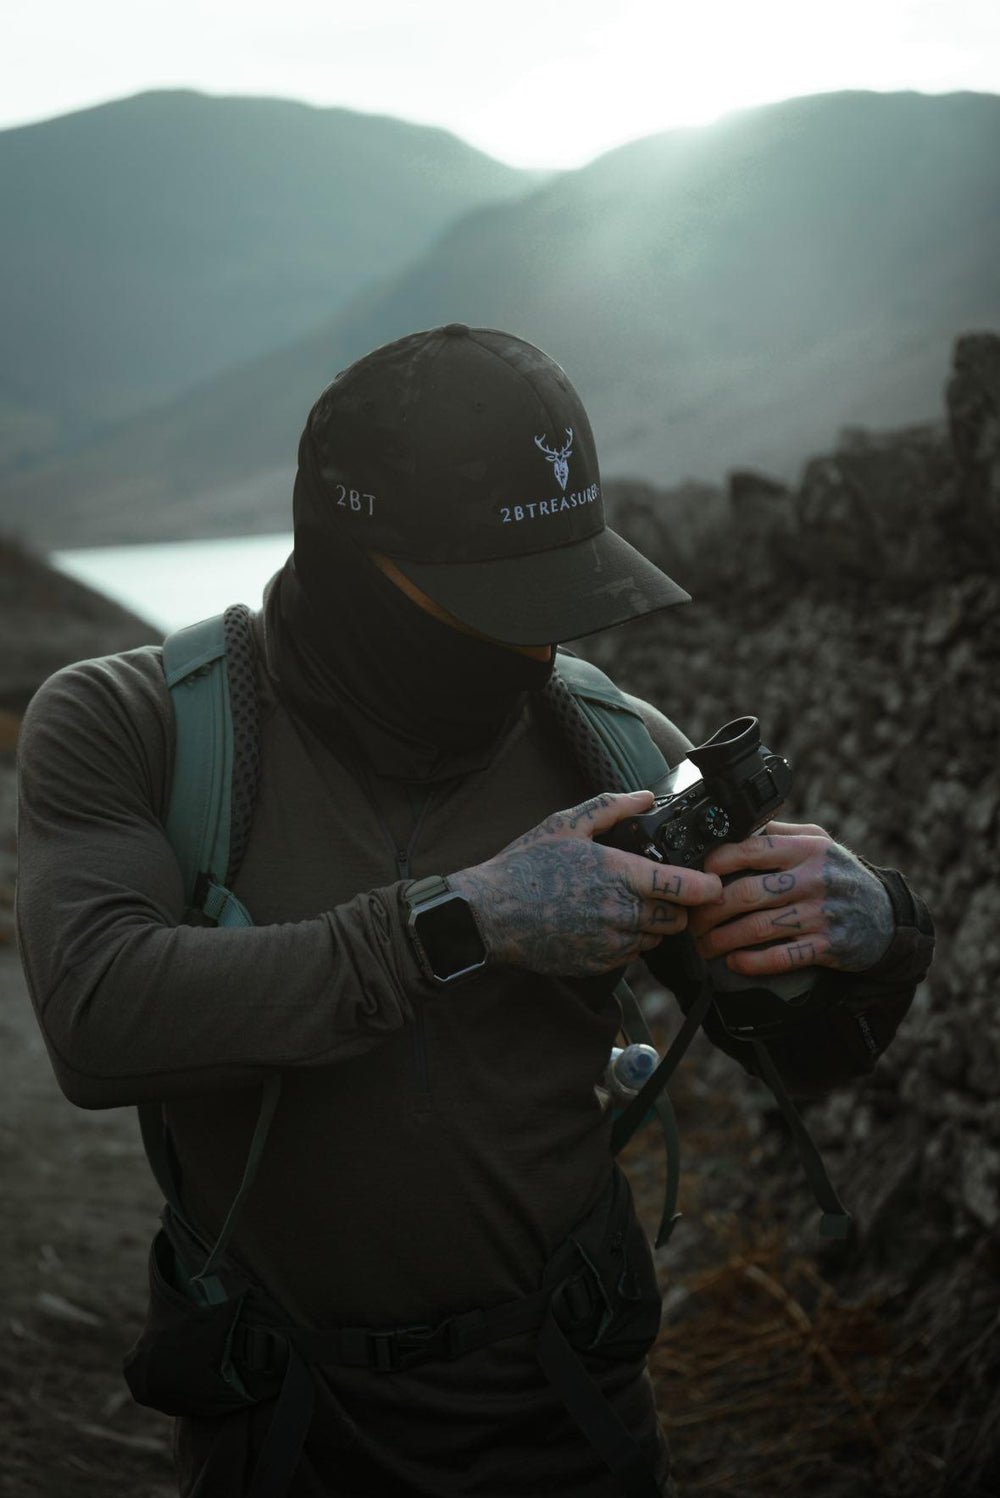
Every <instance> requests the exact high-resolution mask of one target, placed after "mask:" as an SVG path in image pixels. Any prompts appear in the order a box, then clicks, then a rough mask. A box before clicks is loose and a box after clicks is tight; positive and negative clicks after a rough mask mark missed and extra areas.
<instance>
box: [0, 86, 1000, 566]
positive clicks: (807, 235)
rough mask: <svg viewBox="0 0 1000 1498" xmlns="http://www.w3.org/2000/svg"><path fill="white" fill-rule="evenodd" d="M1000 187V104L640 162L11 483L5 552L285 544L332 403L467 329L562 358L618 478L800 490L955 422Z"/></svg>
mask: <svg viewBox="0 0 1000 1498" xmlns="http://www.w3.org/2000/svg"><path fill="white" fill-rule="evenodd" d="M998 162H1000V97H997V96H994V95H983V94H969V93H962V94H951V95H944V96H936V97H928V96H923V95H919V94H913V93H898V94H871V93H860V92H853V93H839V94H828V95H822V96H814V97H810V98H804V99H795V100H789V101H786V102H784V103H781V104H775V105H769V106H765V107H762V108H757V109H753V110H747V111H743V112H741V113H739V114H735V115H731V116H729V117H727V118H726V119H724V120H722V121H720V122H719V123H717V124H715V125H712V126H707V127H702V128H698V129H688V130H674V131H670V132H667V133H666V134H663V135H658V136H654V137H650V138H648V139H645V140H640V141H636V142H633V143H632V144H630V145H627V146H623V147H621V148H619V149H617V150H615V151H612V152H610V153H608V154H607V155H605V156H602V157H600V158H598V159H597V160H596V161H594V162H592V163H591V164H590V165H589V166H587V167H584V168H582V169H581V170H579V171H575V172H567V173H564V174H561V175H560V176H558V177H556V178H554V179H552V180H549V181H547V182H544V183H542V184H541V185H539V186H535V188H534V190H532V191H530V192H527V193H525V192H524V191H523V184H522V191H521V193H520V195H519V196H517V197H513V198H512V197H510V195H509V194H508V197H507V200H505V201H497V196H498V195H497V194H494V200H493V201H492V202H490V203H488V204H482V203H481V204H480V205H479V206H475V207H472V208H471V209H470V210H469V211H467V212H466V213H465V214H464V215H462V216H461V217H458V218H456V219H454V220H453V222H452V224H451V226H450V227H449V228H445V229H444V230H443V232H442V233H440V235H439V237H437V238H436V239H433V241H432V242H431V243H430V244H429V245H428V246H427V247H426V248H424V249H423V250H421V251H420V252H418V253H415V254H414V255H412V256H411V257H410V258H409V261H408V263H407V264H406V266H405V267H403V268H400V269H399V270H398V272H397V273H396V274H395V275H393V276H390V277H388V278H387V277H385V276H384V275H380V276H375V275H373V277H372V279H371V280H370V281H369V282H368V283H367V284H366V285H365V286H364V287H363V288H362V289H361V290H360V291H358V292H357V294H356V295H355V296H354V298H353V299H352V300H351V301H350V303H349V304H348V305H347V306H346V307H345V308H342V309H341V310H340V311H338V312H337V313H336V315H334V316H332V317H330V318H329V319H328V320H327V321H325V322H324V321H322V320H321V319H320V317H319V316H318V315H317V316H315V317H313V318H312V319H310V322H311V331H310V332H308V333H307V334H305V335H304V336H303V337H302V338H301V339H298V340H295V341H290V342H288V343H287V345H286V346H285V347H283V348H281V349H280V350H279V351H277V352H267V353H263V354H261V356H260V357H258V358H256V359H254V360H251V361H248V362H247V363H245V364H244V365H243V366H241V367H239V368H237V369H232V370H223V371H221V372H218V373H215V374H214V375H212V376H211V377H210V378H208V379H206V380H204V381H203V382H202V383H200V384H198V385H197V386H190V385H189V387H188V388H187V389H186V390H183V391H180V392H179V393H177V394H175V396H174V397H173V399H172V400H170V401H169V402H167V403H165V404H163V405H162V406H161V407H159V408H157V409H152V410H149V411H146V412H145V413H143V414H141V415H139V416H137V417H135V418H133V419H131V420H126V421H124V422H122V423H120V424H119V425H118V426H116V427H115V428H114V429H112V430H109V431H107V432H103V433H98V434H96V435H94V436H92V437H91V438H90V440H89V441H88V442H87V443H85V444H82V445H80V446H79V447H78V448H77V449H75V450H67V451H66V452H65V455H64V456H62V457H61V458H59V459H56V460H54V461H52V462H49V463H45V464H41V465H39V466H38V467H37V468H36V469H35V470H34V471H32V472H25V473H23V474H21V475H19V476H9V477H8V478H7V479H6V481H4V482H3V483H2V490H3V493H2V495H0V510H2V524H3V527H4V528H5V529H8V530H16V531H19V532H20V533H21V534H22V535H24V536H25V537H26V538H28V539H30V540H34V541H36V543H40V544H43V545H51V546H70V545H87V544H100V543H110V542H114V541H118V540H140V539H158V538H163V539H168V538H178V537H185V536H199V535H219V534H238V533H240V532H252V531H268V530H280V529H284V528H285V527H286V526H287V524H288V520H289V515H290V491H291V480H292V476H293V474H294V467H295V452H296V444H297V440H298V435H299V432H300V431H301V427H302V424H303V420H304V417H305V414H306V412H307V410H308V409H309V407H310V405H311V404H312V402H313V400H314V399H315V397H316V396H317V395H318V394H319V391H320V390H321V389H322V388H323V386H324V385H326V384H327V383H328V382H329V380H330V379H331V378H332V377H333V375H334V374H335V373H336V371H337V370H338V369H340V368H342V367H343V366H344V365H345V364H347V363H349V362H350V361H351V360H352V359H353V358H355V357H357V356H358V355H360V354H361V353H363V352H365V351H366V350H367V349H369V348H372V347H374V346H376V345H377V344H379V343H382V342H385V341H387V340H388V339H391V338H394V337H398V336H400V335H402V334H404V333H406V332H409V331H411V330H412V329H414V328H418V327H427V326H433V325H435V324H438V323H444V322H449V321H465V322H469V323H480V324H486V325H493V326H499V327H504V328H507V329H509V330H510V331H513V332H517V333H520V334H521V335H522V336H524V337H526V338H528V339H530V340H531V341H532V342H535V343H538V344H540V345H541V346H542V347H543V348H545V349H546V350H547V351H548V352H549V353H551V354H552V355H553V356H554V357H556V358H557V359H558V360H559V361H560V363H562V364H563V365H564V366H565V368H566V369H567V371H568V373H569V374H570V377H571V378H572V379H573V381H574V383H575V384H576V385H577V387H578V388H579V390H580V392H581V394H582V396H583V398H584V400H585V402H586V404H587V406H588V410H589V412H590V415H591V418H592V421H593V424H594V428H595V432H596V435H597V440H598V447H599V451H600V453H601V458H602V467H603V470H604V473H605V476H606V477H616V476H620V477H630V478H635V479H645V480H647V481H650V482H652V483H655V484H658V485H661V486H663V485H670V484H676V483H678V482H680V481H682V480H684V479H685V478H686V477H688V476H694V477H697V478H702V479H706V480H709V481H712V482H718V481H720V480H721V479H722V478H723V476H724V474H725V472H726V470H727V469H729V468H731V467H734V466H740V467H748V466H751V467H758V468H762V469H766V470H768V471H771V472H773V473H775V474H776V475H777V476H778V477H780V478H783V479H785V480H790V479H793V478H794V477H795V475H796V472H797V468H798V466H799V465H800V464H801V463H802V462H803V461H804V460H805V458H806V457H807V456H808V455H809V454H810V453H811V452H812V451H815V450H817V449H821V448H823V447H825V446H828V445H829V443H830V442H831V440H832V439H833V438H834V437H835V435H836V432H837V430H838V428H839V427H843V426H853V425H864V426H890V427H891V426H900V425H904V424H906V423H909V422H914V421H919V420H921V419H923V418H926V417H928V416H931V415H933V414H935V413H936V411H937V409H938V403H939V398H940V396H939V389H940V371H941V368H942V367H943V366H944V364H945V363H946V361H947V357H948V351H949V349H950V347H951V344H952V342H953V340H954V338H955V336H956V335H957V334H959V333H961V332H963V331H965V330H968V329H971V328H989V327H991V326H994V327H995V326H1000V271H998V266H1000V168H998ZM362 185H363V184H362ZM372 190H373V191H374V190H375V189H374V188H373V189H372ZM410 190H411V192H412V187H411V189H410ZM359 195H360V196H359V201H360V200H361V198H362V197H363V194H362V193H361V187H359ZM382 201H383V206H384V208H385V209H386V211H388V212H390V213H391V212H393V211H394V204H393V202H392V200H391V197H390V195H389V193H388V191H387V190H386V191H385V192H384V193H383V197H382ZM372 212H373V213H374V212H375V209H373V210H372ZM330 214H331V219H330V222H331V223H332V222H333V221H334V220H335V219H336V216H337V211H336V205H335V204H334V205H333V206H332V207H331V209H330ZM288 274H289V275H292V272H289V273H288ZM287 294H288V295H289V296H290V297H291V296H294V295H295V294H296V289H295V288H291V289H289V290H288V293H287ZM206 336H207V335H206ZM149 348H150V350H151V351H153V352H154V353H155V351H156V350H155V345H154V343H153V342H152V341H150V344H149Z"/></svg>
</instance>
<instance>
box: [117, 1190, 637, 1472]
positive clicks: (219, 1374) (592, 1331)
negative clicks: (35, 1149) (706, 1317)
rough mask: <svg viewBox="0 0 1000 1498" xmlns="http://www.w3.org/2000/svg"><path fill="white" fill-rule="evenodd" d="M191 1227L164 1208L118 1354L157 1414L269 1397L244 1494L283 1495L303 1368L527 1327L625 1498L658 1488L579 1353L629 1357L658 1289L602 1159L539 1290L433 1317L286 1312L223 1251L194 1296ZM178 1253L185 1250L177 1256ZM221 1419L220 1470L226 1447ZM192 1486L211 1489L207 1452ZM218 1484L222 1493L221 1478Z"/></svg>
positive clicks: (447, 1349) (302, 1433)
mask: <svg viewBox="0 0 1000 1498" xmlns="http://www.w3.org/2000/svg"><path fill="white" fill-rule="evenodd" d="M191 1247H192V1235H191V1232H190V1229H189V1228H187V1227H186V1225H185V1224H183V1223H181V1222H178V1221H177V1219H176V1217H175V1216H174V1215H173V1214H172V1213H171V1212H170V1211H169V1209H168V1211H167V1212H166V1213H165V1215H164V1228H163V1230H162V1231H161V1233H160V1234H158V1235H157V1241H156V1243H155V1244H154V1250H153V1253H152V1254H151V1260H150V1268H151V1277H150V1284H151V1301H150V1313H149V1316H148V1319H147V1325H146V1330H145V1331H144V1333H143V1335H142V1337H141V1338H140V1339H139V1342H138V1343H137V1344H136V1347H135V1348H134V1349H133V1351H132V1353H131V1354H130V1355H129V1358H128V1359H127V1362H126V1377H127V1378H128V1381H129V1385H130V1387H131V1389H132V1392H133V1395H134V1396H135V1398H136V1399H137V1400H138V1401H139V1403H141V1404H148V1405H151V1406H152V1407H153V1408H155V1409H160V1410H165V1412H166V1413H168V1414H174V1415H187V1416H202V1417H211V1416H218V1417H220V1418H222V1419H223V1420H225V1417H226V1416H227V1415H229V1414H233V1413H235V1412H237V1411H239V1410H241V1409H242V1410H245V1409H246V1408H247V1407H248V1406H250V1405H254V1404H262V1403H264V1402H265V1401H272V1400H273V1401H274V1409H273V1413H272V1416H271V1420H270V1424H269V1425H268V1427H267V1431H266V1434H265V1436H264V1440H263V1445H262V1446H261V1448H260V1451H259V1454H258V1456H257V1460H256V1463H255V1464H254V1467H253V1476H252V1478H251V1479H250V1485H249V1487H248V1488H247V1490H246V1498H285V1495H286V1494H287V1492H288V1489H289V1487H290V1485H291V1483H292V1480H293V1478H294V1476H295V1471H296V1469H297V1467H298V1464H299V1458H300V1455H301V1453H302V1450H303V1447H304V1445H305V1442H306V1439H307V1436H308V1433H309V1427H310V1425H311V1423H312V1418H313V1412H314V1407H315V1386H314V1383H313V1375H312V1373H311V1371H310V1370H311V1369H312V1368H314V1367H317V1368H322V1367H335V1366H338V1365H339V1366H344V1367H354V1368H368V1369H371V1370H372V1371H373V1372H374V1373H377V1374H385V1375H391V1374H393V1373H398V1372H404V1371H406V1370H408V1369H411V1368H415V1367H418V1366H419V1365H420V1364H422V1363H429V1362H432V1361H436V1360H451V1359H455V1358H460V1357H463V1356H464V1355H465V1354H467V1353H471V1352H474V1351H476V1350H478V1349H480V1348H483V1347H486V1346H487V1345H488V1344H489V1343H491V1342H499V1341H502V1340H503V1339H505V1338H508V1337H515V1336H519V1335H523V1334H526V1333H529V1332H537V1333H538V1336H537V1339H536V1343H535V1357H536V1359H537V1362H538V1365H539V1368H540V1369H541V1372H542V1374H543V1375H544V1377H545V1378H546V1380H547V1381H548V1383H549V1384H550V1386H551V1387H552V1388H553V1390H554V1391H555V1393H556V1394H557V1395H558V1397H559V1399H560V1400H561V1402H562V1404H563V1405H564V1407H565V1408H566V1410H567V1412H568V1414H569V1415H570V1416H571V1418H572V1419H573V1420H574V1421H575V1423H576V1424H577V1425H578V1426H579V1427H580V1429H581V1431H582V1432H583V1434H584V1435H585V1436H586V1438H587V1439H588V1441H589V1442H590V1444H591V1445H592V1446H593V1447H594V1449H595V1450H596V1452H597V1453H598V1455H599V1456H600V1457H601V1458H602V1460H603V1461H604V1462H605V1463H606V1465H607V1466H608V1467H609V1468H610V1470H611V1471H612V1472H613V1473H614V1474H615V1476H616V1478H617V1480H618V1483H619V1486H620V1489H621V1492H622V1493H623V1494H624V1495H625V1498H659V1494H660V1491H661V1490H660V1486H659V1485H658V1484H657V1482H656V1479H655V1477H654V1475H653V1472H652V1469H651V1467H650V1464H649V1462H648V1461H647V1459H646V1457H645V1456H644V1455H643V1453H642V1451H641V1449H640V1447H639V1445H638V1443H637V1441H636V1440H635V1438H634V1437H633V1436H632V1435H631V1433H630V1432H629V1431H628V1429H627V1428H626V1426H625V1425H624V1423H623V1422H622V1421H621V1419H620V1418H619V1416H618V1414H617V1413H616V1411H615V1410H614V1409H613V1407H612V1406H611V1405H610V1404H609V1403H608V1401H607V1400H606V1398H605V1396H604V1394H603V1393H602V1391H601V1388H600V1386H599V1384H598V1382H597V1380H596V1379H595V1378H594V1377H593V1376H592V1373H591V1371H590V1370H589V1369H588V1367H587V1366H586V1364H585V1362H584V1359H583V1357H582V1356H581V1354H587V1353H589V1354H592V1355H593V1357H594V1358H597V1359H610V1360H612V1361H614V1362H621V1361H623V1360H635V1362H636V1364H637V1367H639V1366H641V1361H642V1359H643V1358H644V1357H645V1354H646V1352H647V1351H648V1349H649V1348H650V1347H651V1346H652V1344H653V1343H654V1342H655V1340H656V1336H657V1333H658V1331H659V1322H660V1293H659V1288H658V1286H657V1283H656V1274H655V1270H654V1268H653V1262H652V1256H651V1254H650V1251H649V1245H648V1243H647V1241H646V1236H645V1233H644V1231H643V1229H642V1227H641V1225H640V1224H639V1222H638V1220H637V1218H636V1216H635V1211H634V1207H633V1205H632V1196H631V1191H630V1190H629V1186H628V1182H627V1180H626V1178H625V1176H624V1174H623V1172H622V1171H621V1170H620V1168H619V1167H618V1166H614V1167H613V1176H612V1181H611V1184H610V1186H609V1189H608V1190H607V1191H606V1192H605V1193H604V1194H603V1195H602V1197H601V1199H600V1200H599V1201H598V1203H597V1204H596V1206H595V1207H594V1208H593V1210H592V1211H591V1212H590V1213H589V1214H588V1215H587V1217H585V1218H584V1219H583V1220H582V1222H580V1223H578V1224H577V1226H576V1227H575V1228H574V1229H573V1231H572V1232H571V1233H570V1235H569V1236H568V1238H567V1239H566V1240H565V1242H564V1243H563V1244H561V1245H560V1247H559V1248H558V1249H557V1250H556V1252H555V1253H554V1254H553V1256H552V1258H551V1259H550V1260H549V1262H548V1263H547V1265H546V1266H545V1269H544V1271H543V1275H542V1284H541V1286H540V1288H539V1289H538V1290H536V1291H534V1292H532V1293H531V1294H529V1295H525V1296H520V1297H518V1298H517V1299H516V1300H511V1301H505V1302H503V1303H502V1304H500V1305H497V1306H493V1307H492V1308H490V1309H487V1310H474V1311H465V1312H460V1313H457V1314H455V1315H452V1316H447V1317H445V1318H444V1319H443V1320H442V1321H440V1322H439V1323H438V1324H437V1325H436V1326H430V1325H409V1326H398V1327H332V1328H324V1329H320V1330H317V1329H313V1328H311V1327H304V1326H300V1325H296V1324H294V1323H292V1322H290V1321H289V1320H288V1318H287V1316H284V1315H282V1313H281V1310H280V1307H278V1306H277V1305H276V1304H275V1303H274V1302H273V1300H271V1299H270V1297H268V1296H266V1295H265V1294H264V1293H263V1292H262V1291H261V1289H260V1287H259V1286H257V1285H255V1284H253V1283H252V1282H251V1281H250V1280H249V1279H248V1278H247V1276H246V1275H245V1274H243V1273H242V1271H241V1270H239V1269H238V1268H237V1267H236V1266H235V1265H234V1264H233V1263H232V1261H230V1260H229V1259H228V1258H226V1257H225V1256H223V1257H219V1256H218V1255H214V1256H213V1257H214V1258H215V1265H214V1267H215V1270H216V1271H217V1277H216V1278H214V1279H212V1280H211V1281H210V1283H211V1285H212V1286H214V1287H217V1293H218V1297H219V1298H218V1299H215V1300H213V1301H212V1302H211V1303H205V1302H204V1301H202V1303H200V1304H194V1303H193V1302H192V1299H191V1294H190V1291H191V1287H192V1286H195V1287H197V1286H198V1284H199V1282H200V1283H201V1285H202V1286H203V1285H204V1284H205V1283H206V1280H205V1279H204V1277H202V1276H197V1275H196V1276H191V1275H190V1273H189V1272H188V1271H186V1269H185V1257H186V1255H187V1254H190V1251H191ZM188 1262H190V1260H188ZM223 1429H224V1428H220V1441H219V1447H218V1463H219V1468H218V1470H219V1471H220V1472H221V1470H222V1469H223V1468H225V1470H226V1471H227V1472H231V1471H232V1463H233V1454H232V1451H231V1450H230V1449H229V1444H228V1443H227V1441H226V1439H225V1437H224V1435H223ZM387 1463H388V1464H389V1465H391V1466H392V1468H393V1469H394V1471H395V1472H396V1473H397V1474H398V1475H399V1476H400V1477H401V1478H403V1479H404V1480H405V1481H406V1482H407V1483H409V1484H410V1485H411V1486H412V1487H414V1488H415V1489H416V1490H417V1491H425V1490H426V1488H425V1479H423V1478H422V1476H421V1474H420V1473H418V1472H416V1471H415V1470H413V1469H412V1468H410V1466H409V1464H408V1463H405V1462H404V1461H402V1460H400V1459H398V1458H395V1457H392V1458H391V1459H389V1458H387ZM209 1464H210V1467H211V1469H212V1470H211V1471H208V1470H207V1471H206V1472H205V1474H204V1477H203V1480H202V1481H201V1482H200V1483H199V1485H198V1487H197V1488H196V1492H198V1493H202V1492H204V1493H205V1494H206V1495H207V1494H208V1493H210V1492H211V1491H212V1486H211V1485H212V1481H213V1472H214V1471H215V1470H216V1465H215V1464H216V1450H215V1448H213V1452H212V1455H211V1456H210V1458H209ZM226 1491H229V1489H228V1488H227V1489H226Z"/></svg>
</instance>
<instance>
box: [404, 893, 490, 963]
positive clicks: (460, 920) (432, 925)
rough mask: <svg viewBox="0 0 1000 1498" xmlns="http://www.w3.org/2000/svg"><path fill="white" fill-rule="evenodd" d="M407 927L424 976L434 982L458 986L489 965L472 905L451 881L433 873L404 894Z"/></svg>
mask: <svg viewBox="0 0 1000 1498" xmlns="http://www.w3.org/2000/svg"><path fill="white" fill-rule="evenodd" d="M403 898H404V900H405V901H406V903H407V905H408V906H409V907H410V914H409V918H408V919H407V923H406V924H407V927H408V928H409V932H410V940H411V941H412V942H413V945H414V948H415V950H416V953H417V959H418V961H419V963H420V966H421V969H422V970H423V973H424V976H425V977H427V978H430V980H431V982H432V983H438V984H445V983H458V982H460V981H461V979H463V978H471V977H472V975H473V973H478V972H479V971H480V969H481V968H484V967H485V966H486V943H485V942H484V941H483V938H482V933H481V932H480V930H479V927H478V926H477V924H476V917H475V915H474V914H473V910H472V906H471V905H470V904H469V902H468V900H467V899H466V898H465V896H464V895H460V894H458V893H456V891H455V890H453V889H452V888H451V886H450V885H449V883H448V881H447V879H443V878H442V877H441V875H440V874H432V875H430V877H429V878H427V879H417V880H415V881H414V882H413V883H412V884H411V885H410V887H409V888H408V889H407V890H405V891H404V894H403Z"/></svg>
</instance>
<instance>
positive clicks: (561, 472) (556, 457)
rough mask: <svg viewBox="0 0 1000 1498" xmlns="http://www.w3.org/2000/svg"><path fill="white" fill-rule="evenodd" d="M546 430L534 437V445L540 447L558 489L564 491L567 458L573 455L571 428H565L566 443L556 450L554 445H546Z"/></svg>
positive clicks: (567, 480)
mask: <svg viewBox="0 0 1000 1498" xmlns="http://www.w3.org/2000/svg"><path fill="white" fill-rule="evenodd" d="M547 435H548V433H547V432H543V433H542V435H541V436H540V437H536V438H535V446H536V447H539V448H541V450H542V452H543V453H544V454H545V456H546V457H547V458H548V460H549V462H550V463H551V464H552V467H553V469H554V471H555V476H556V480H557V482H558V484H559V487H560V489H562V490H563V492H564V493H565V490H566V485H567V484H568V483H569V460H570V458H571V457H572V456H573V428H572V427H567V428H566V445H565V447H562V448H560V449H559V451H558V452H556V450H555V448H554V447H547V446H546V443H545V438H546V436H547Z"/></svg>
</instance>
